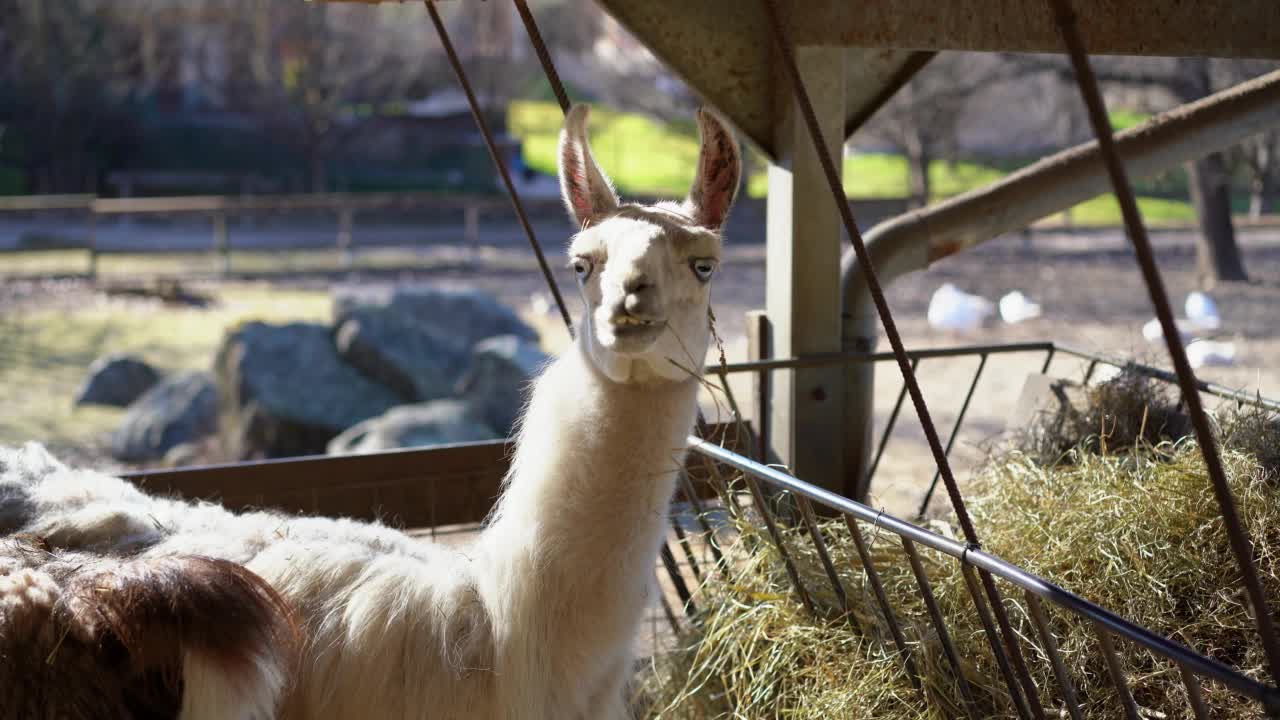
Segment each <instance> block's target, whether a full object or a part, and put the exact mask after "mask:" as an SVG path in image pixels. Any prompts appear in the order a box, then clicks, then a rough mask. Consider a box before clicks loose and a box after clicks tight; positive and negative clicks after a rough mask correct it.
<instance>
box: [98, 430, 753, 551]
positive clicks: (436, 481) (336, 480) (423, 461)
mask: <svg viewBox="0 0 1280 720" xmlns="http://www.w3.org/2000/svg"><path fill="white" fill-rule="evenodd" d="M746 430H747V432H748V433H750V429H749V428H746ZM735 431H736V428H733V427H729V426H722V425H713V426H712V427H711V428H710V431H709V433H708V437H713V438H717V439H720V441H721V442H724V443H725V446H726V447H729V448H730V449H734V448H736V447H737V444H736V443H735V442H733V440H734V438H735ZM748 442H750V440H748ZM512 450H513V447H512V445H511V444H510V443H508V442H505V441H502V440H495V441H491V442H476V443H460V444H456V445H445V446H439V447H428V448H416V449H407V450H392V451H388V452H379V453H371V454H366V455H321V456H314V457H301V458H288V459H282V460H259V461H256V462H241V463H228V464H225V465H210V466H204V467H191V468H176V469H165V470H142V471H137V472H132V473H126V474H124V475H123V477H124V478H125V479H127V480H129V481H131V482H133V483H134V484H136V485H138V486H139V487H141V488H143V489H144V490H146V491H147V492H150V493H157V494H162V495H171V496H175V497H180V498H184V499H187V500H209V501H215V502H218V503H220V504H222V505H223V506H225V507H227V508H228V509H231V510H236V511H240V510H248V509H258V508H267V509H273V510H282V511H285V512H291V513H301V514H304V515H324V516H329V517H349V518H356V519H360V520H381V521H383V522H385V523H387V524H389V525H392V526H395V527H404V528H430V527H441V526H448V525H463V524H472V523H478V522H480V521H481V520H483V519H484V518H485V516H486V515H488V514H489V510H490V509H491V508H492V507H493V503H494V501H495V500H496V499H497V498H498V494H499V492H500V490H501V486H502V478H503V477H504V476H505V475H506V473H507V468H508V467H509V466H510V460H511V453H512ZM702 464H703V462H702V461H701V460H700V459H699V460H694V461H691V462H690V470H689V471H690V473H691V474H694V475H698V474H701V473H702V471H703V468H702V467H701V466H702ZM696 487H697V488H698V493H699V495H702V496H704V497H707V496H711V495H713V494H714V492H713V491H712V490H711V488H710V486H709V485H707V484H706V483H699V484H697V486H696Z"/></svg>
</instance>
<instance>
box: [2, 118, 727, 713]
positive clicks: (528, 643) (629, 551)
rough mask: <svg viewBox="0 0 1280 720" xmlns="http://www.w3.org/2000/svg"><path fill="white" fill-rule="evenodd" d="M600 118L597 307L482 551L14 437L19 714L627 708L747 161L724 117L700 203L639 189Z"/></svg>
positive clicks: (579, 140)
mask: <svg viewBox="0 0 1280 720" xmlns="http://www.w3.org/2000/svg"><path fill="white" fill-rule="evenodd" d="M587 114H588V112H587V108H586V107H585V106H581V105H579V106H575V107H573V108H572V109H571V110H570V112H569V114H568V115H567V117H566V120H565V126H564V129H563V130H562V132H561V136H560V145H559V163H560V182H561V188H562V191H563V195H564V201H565V204H566V206H567V208H568V211H569V215H570V217H571V219H572V221H573V222H574V224H575V225H576V226H577V227H579V228H581V231H580V232H578V233H577V234H576V235H575V236H574V237H573V239H572V241H571V244H570V247H569V257H570V259H571V264H572V267H573V270H574V272H575V273H576V275H577V278H578V285H579V288H580V291H581V295H582V298H583V301H584V303H585V307H586V312H585V314H584V316H583V317H582V320H581V322H580V324H579V326H578V332H577V336H576V339H575V342H574V344H573V345H572V347H571V348H570V349H568V350H567V351H566V352H564V353H563V354H562V355H561V356H560V357H559V358H558V359H556V360H555V361H554V362H552V363H551V364H550V365H548V366H547V367H546V368H545V369H544V371H543V372H542V373H541V374H540V376H539V377H538V378H537V380H536V381H535V382H534V384H533V389H532V393H531V397H530V400H529V403H528V406H527V408H526V410H525V414H524V416H523V419H522V422H521V423H520V426H519V430H518V435H517V449H516V451H515V455H514V458H513V461H512V465H511V470H510V473H509V474H508V476H507V479H506V481H505V483H504V489H503V494H502V496H501V498H500V499H499V502H498V504H497V506H496V507H495V509H494V511H493V513H492V514H491V516H490V518H489V519H488V520H487V521H486V524H485V527H484V529H483V530H482V531H481V533H480V534H479V535H478V537H477V539H476V540H475V541H474V543H473V544H471V545H469V546H465V547H460V548H450V547H445V546H440V545H436V544H432V543H428V542H423V541H421V540H416V539H411V538H409V537H408V536H406V535H404V534H402V533H400V532H397V531H394V530H392V529H389V528H386V527H383V526H380V525H376V524H367V523H360V522H355V521H351V520H340V519H325V518H312V517H290V516H286V515H282V514H279V513H273V512H250V513H243V514H232V513H230V512H228V511H226V510H225V509H223V508H221V507H219V506H216V505H213V504H209V503H202V504H192V503H187V502H181V501H176V500H171V499H165V498H156V497H150V496H147V495H145V494H144V493H142V492H140V491H139V490H138V489H136V488H135V487H133V486H132V485H130V484H128V483H126V482H124V481H121V480H119V479H117V478H111V477H107V476H105V475H101V474H98V473H94V472H89V471H78V470H71V469H68V468H67V467H65V466H63V465H62V464H60V463H58V462H57V461H56V460H54V459H53V458H52V457H50V456H49V455H48V454H47V453H46V452H45V451H44V450H43V449H41V448H40V447H38V446H35V445H28V446H27V447H25V448H23V449H19V450H0V533H3V534H4V535H5V536H6V539H5V540H3V541H0V673H2V675H0V687H3V689H0V719H5V720H7V719H8V718H17V717H22V718H55V717H57V718H63V717H70V718H81V717H85V718H87V717H94V718H132V717H148V718H150V717H179V718H182V720H204V719H212V718H218V719H220V720H226V719H227V718H233V719H237V720H240V719H243V720H266V719H267V718H289V719H290V720H293V719H306V720H310V719H313V718H431V719H433V720H462V719H464V718H465V719H472V718H504V719H505V718H513V719H514V718H521V719H529V718H532V719H538V718H546V719H552V718H554V719H556V720H560V719H563V718H570V719H573V718H577V719H581V720H597V719H605V720H614V719H618V718H624V717H627V716H628V714H629V713H628V708H627V703H626V699H625V685H626V683H627V680H628V677H629V676H630V674H631V671H632V667H633V657H632V655H633V648H632V645H633V640H634V636H635V635H636V633H637V630H638V628H639V625H640V621H641V616H642V613H643V610H644V608H645V606H646V603H647V598H648V597H649V593H650V592H651V590H652V587H651V586H652V584H653V566H654V560H655V557H656V555H657V551H658V549H659V546H660V544H661V541H662V536H663V533H664V518H665V515H666V512H667V505H668V502H669V500H670V497H671V495H672V493H673V491H674V483H675V479H676V473H677V471H678V468H679V467H680V466H681V464H682V462H683V458H684V454H685V450H684V446H685V437H686V435H687V434H688V432H689V430H690V429H691V427H692V424H693V420H694V416H695V414H696V407H697V400H696V398H697V390H698V385H699V378H698V377H696V375H694V374H693V373H696V372H697V371H698V370H697V369H698V368H699V367H700V366H701V364H702V360H703V358H704V357H705V355H706V352H707V348H708V344H709V341H710V323H709V308H710V306H709V302H710V301H709V293H710V285H711V277H712V275H713V273H714V272H715V270H716V268H717V265H718V259H719V255H720V246H721V239H720V228H721V226H722V224H723V222H724V220H725V217H726V215H727V213H728V211H729V208H730V205H731V204H732V202H733V199H734V194H735V191H736V189H737V187H738V180H739V173H740V159H739V155H738V149H737V144H736V141H735V139H734V138H733V136H732V135H731V134H730V133H729V132H728V131H727V130H726V129H725V127H724V126H723V125H722V124H721V123H720V122H719V121H718V120H717V119H716V118H715V117H714V116H713V115H712V114H711V113H709V112H706V111H699V113H698V126H699V131H700V134H701V139H702V148H701V154H700V157H699V160H698V165H697V170H696V177H695V180H694V183H693V187H692V189H691V191H690V193H689V197H688V199H687V200H686V201H685V202H684V203H683V204H676V203H660V204H657V205H649V206H644V205H635V204H624V203H622V202H620V201H619V199H618V197H617V195H616V194H615V192H614V189H613V187H612V185H611V183H610V181H609V180H608V179H607V178H606V177H605V175H604V173H603V172H601V170H600V168H599V167H597V165H596V163H595V161H594V160H593V159H592V155H591V150H590V147H589V145H588V142H587V134H586V122H587ZM86 678H91V680H89V679H86Z"/></svg>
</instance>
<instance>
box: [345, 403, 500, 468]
mask: <svg viewBox="0 0 1280 720" xmlns="http://www.w3.org/2000/svg"><path fill="white" fill-rule="evenodd" d="M499 437H500V436H499V435H498V433H496V432H494V430H493V428H491V427H489V426H488V425H487V424H486V423H485V422H484V421H482V420H480V419H479V418H477V417H475V415H474V413H473V412H472V409H471V408H470V407H469V406H468V405H467V403H465V402H462V401H459V400H434V401H432V402H428V403H422V404H418V405H402V406H400V407H395V408H392V409H391V410H389V411H387V413H386V414H385V415H380V416H378V417H376V418H370V419H368V420H365V421H364V422H362V423H360V424H359V425H356V426H354V427H352V428H349V429H347V430H346V431H344V432H343V433H342V434H341V435H339V436H337V437H335V438H334V439H333V440H331V441H330V442H329V454H330V455H349V454H357V453H370V452H378V451H381V450H393V449H395V448H405V447H422V446H427V445H441V444H445V443H458V442H473V441H477V440H495V439H497V438H499Z"/></svg>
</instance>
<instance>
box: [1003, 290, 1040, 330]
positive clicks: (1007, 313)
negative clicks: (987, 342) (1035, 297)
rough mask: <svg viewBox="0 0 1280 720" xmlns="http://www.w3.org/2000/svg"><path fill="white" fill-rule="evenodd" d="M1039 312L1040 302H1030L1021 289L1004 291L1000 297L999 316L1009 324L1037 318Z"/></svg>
mask: <svg viewBox="0 0 1280 720" xmlns="http://www.w3.org/2000/svg"><path fill="white" fill-rule="evenodd" d="M1040 312H1041V311H1040V303H1035V302H1031V299H1030V298H1028V297H1027V296H1026V295H1023V294H1022V291H1021V290H1014V291H1012V292H1010V293H1006V294H1005V296H1004V297H1002V298H1000V317H1001V318H1002V319H1003V320H1004V321H1005V322H1007V323H1009V324H1010V325H1013V324H1016V323H1020V322H1022V321H1023V320H1030V319H1032V318H1038V317H1040Z"/></svg>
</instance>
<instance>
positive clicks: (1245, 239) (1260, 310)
mask: <svg viewBox="0 0 1280 720" xmlns="http://www.w3.org/2000/svg"><path fill="white" fill-rule="evenodd" d="M1153 240H1154V242H1155V244H1156V247H1157V254H1158V259H1159V262H1160V266H1161V270H1162V271H1163V274H1164V279H1165V282H1166V284H1167V287H1168V290H1169V293H1170V295H1171V297H1172V298H1173V300H1174V304H1175V309H1176V310H1177V311H1178V313H1179V314H1181V308H1182V303H1183V299H1184V298H1185V296H1186V294H1187V293H1188V292H1189V291H1191V290H1193V289H1195V288H1196V286H1197V285H1196V277H1195V271H1194V252H1193V248H1192V244H1191V243H1192V236H1191V235H1190V234H1189V233H1186V232H1178V233H1173V232H1169V233H1155V234H1154V236H1153ZM1241 241H1242V248H1243V251H1244V254H1245V258H1246V263H1247V266H1248V270H1249V272H1250V274H1251V277H1252V282H1250V283H1248V284H1226V285H1222V286H1220V287H1218V288H1216V289H1214V290H1213V292H1212V295H1213V297H1214V298H1215V299H1216V301H1217V303H1218V306H1219V309H1220V311H1221V314H1222V318H1223V329H1222V331H1221V333H1220V337H1219V338H1218V339H1220V340H1228V341H1232V342H1234V343H1235V344H1236V348H1237V351H1238V358H1237V362H1236V364H1235V365H1234V366H1232V367H1213V368H1204V369H1202V370H1201V371H1200V375H1201V377H1203V378H1204V379H1208V380H1213V381H1216V382H1220V383H1223V384H1225V385H1228V386H1230V387H1234V388H1238V389H1241V390H1245V391H1248V392H1251V393H1252V392H1255V391H1256V392H1260V393H1261V394H1262V395H1264V396H1269V397H1280V365H1278V364H1277V363H1276V362H1275V361H1274V358H1275V357H1277V356H1278V351H1280V313H1278V312H1277V310H1280V230H1266V231H1264V230H1257V231H1248V232H1242V233H1241ZM487 257H488V260H487V261H484V262H481V263H479V264H475V265H467V264H456V265H453V266H445V267H442V268H441V269H438V270H434V271H429V272H423V271H415V272H406V273H372V274H370V273H366V274H363V275H355V276H317V275H311V276H302V277H294V278H289V279H280V278H279V277H276V278H273V279H271V280H270V281H269V282H268V281H259V282H257V283H255V284H254V285H253V292H254V293H255V294H257V295H259V296H260V295H262V294H266V295H268V296H269V295H270V294H271V293H273V292H274V293H278V294H279V295H280V297H281V298H286V297H287V298H288V299H289V300H288V301H289V302H290V303H299V302H302V303H305V302H307V301H306V297H307V296H308V295H309V294H311V293H314V296H315V298H317V299H318V298H322V296H323V294H324V293H326V292H327V290H328V288H329V287H330V286H331V285H333V284H334V283H336V282H378V283H382V282H401V281H429V282H446V283H458V284H466V285H472V286H476V287H479V288H481V289H484V290H486V291H489V292H491V293H493V294H495V295H496V296H498V297H499V298H500V299H501V300H502V301H503V302H505V303H507V304H509V305H510V306H512V307H514V308H516V309H518V310H519V311H520V312H521V313H522V314H524V315H525V316H526V317H527V318H529V319H530V320H532V321H533V322H534V323H535V324H536V325H537V326H538V327H539V328H540V329H541V330H542V331H543V332H544V337H545V344H546V345H547V346H548V348H550V349H555V348H557V347H559V346H562V345H563V343H564V342H565V338H566V337H567V336H566V335H565V334H564V331H563V329H562V327H561V326H560V321H559V316H558V314H557V313H556V312H555V310H554V308H553V306H552V304H551V302H550V295H549V293H547V291H546V290H545V285H544V283H543V280H542V277H541V275H540V274H539V273H538V272H537V271H536V268H535V267H534V266H533V265H532V263H531V262H530V261H529V259H528V257H527V256H521V255H520V253H519V252H518V251H512V250H507V249H500V250H499V249H495V250H494V251H493V253H491V254H490V255H488V256H487ZM557 260H558V258H556V257H555V255H554V254H552V261H553V263H554V264H555V265H557V266H558V265H559V264H560V263H559V262H557ZM557 279H558V282H559V284H560V287H561V288H562V289H563V291H564V292H565V293H566V297H567V299H568V301H569V304H570V306H571V309H572V312H573V314H574V315H575V316H576V315H577V313H578V310H579V308H580V304H579V303H578V301H577V298H576V294H575V293H574V291H573V280H572V276H571V275H570V274H569V273H568V272H567V271H566V270H562V269H561V270H557ZM944 282H951V283H954V284H955V285H956V286H958V287H959V288H961V289H962V290H965V291H967V292H971V293H977V294H980V295H982V296H984V297H987V298H989V299H992V300H996V299H998V298H999V297H1000V296H1001V295H1003V294H1004V293H1006V292H1009V291H1011V290H1015V289H1017V290H1021V291H1023V292H1024V293H1026V294H1027V295H1029V296H1030V297H1031V299H1033V300H1034V301H1036V302H1039V303H1041V304H1042V306H1043V308H1044V316H1043V317H1041V318H1039V319H1036V320H1032V321H1028V322H1025V323H1022V324H1019V325H1014V326H1010V325H1005V324H1003V323H999V322H997V323H996V324H993V325H991V326H990V327H986V328H983V329H980V330H977V331H975V332H972V333H969V334H966V335H956V334H952V333H944V332H939V331H936V330H934V329H932V328H930V327H929V325H928V324H927V322H926V320H925V313H926V309H927V307H928V303H929V299H930V297H931V295H932V293H933V292H934V291H935V290H936V289H937V288H938V287H939V286H940V285H941V284H942V283H944ZM190 285H191V287H192V288H193V289H195V290H197V291H200V292H206V293H209V294H211V295H213V296H215V297H216V296H217V295H218V292H219V289H220V287H223V286H222V285H221V284H220V283H219V282H216V281H208V280H205V281H199V280H195V281H191V283H190ZM713 293H714V294H713V297H714V303H715V309H716V313H717V316H718V318H719V322H718V327H719V330H720V333H721V335H722V336H723V337H724V339H725V345H726V351H727V354H728V358H729V360H730V361H731V362H732V361H735V360H741V359H745V353H746V343H745V339H744V338H743V317H744V314H745V312H746V311H748V310H752V309H756V308H763V307H764V299H765V268H764V249H763V247H762V246H761V245H759V244H748V245H734V244H733V243H732V242H730V244H729V246H728V254H727V257H726V258H725V262H724V263H723V266H722V269H721V271H720V273H719V275H718V276H717V278H716V280H715V287H714V291H713ZM95 297H99V298H100V293H95V292H94V290H93V288H92V287H91V286H89V285H88V284H87V283H85V282H84V281H80V280H45V281H17V280H9V281H6V282H4V283H0V320H5V319H7V320H8V321H13V320H14V319H20V318H22V317H24V315H29V314H30V313H32V312H34V311H36V310H46V311H47V310H50V309H59V310H61V311H63V312H65V313H71V314H75V313H83V312H85V308H87V307H95V308H98V310H101V303H98V302H96V301H95V300H94V298H95ZM112 302H115V303H117V305H119V301H118V300H113V301H112ZM282 302H284V301H283V300H282ZM889 302H890V306H891V308H892V310H893V312H894V315H895V317H896V318H897V321H898V325H899V327H900V329H901V331H902V334H903V338H904V341H905V342H906V344H907V346H908V347H909V348H928V347H945V346H953V345H960V344H971V343H1005V342H1014V341H1024V340H1055V341H1059V342H1064V343H1070V344H1072V345H1074V346H1077V347H1079V348H1081V349H1084V350H1087V351H1092V352H1100V353H1106V354H1109V355H1119V356H1124V357H1133V358H1135V359H1138V360H1140V361H1144V362H1147V363H1149V364H1152V365H1158V366H1164V367H1168V366H1169V365H1170V363H1169V362H1168V361H1167V359H1166V357H1165V352H1164V349H1163V346H1162V345H1159V344H1150V343H1148V342H1147V341H1146V340H1144V339H1143V337H1142V333H1141V328H1142V325H1143V324H1144V323H1146V322H1147V321H1148V320H1150V319H1151V318H1152V317H1153V312H1152V310H1151V305H1150V300H1149V298H1148V297H1147V294H1146V290H1145V288H1144V286H1143V284H1142V282H1141V278H1140V275H1139V272H1138V269H1137V265H1136V263H1135V262H1134V260H1133V258H1132V255H1131V253H1130V251H1129V250H1128V249H1127V245H1126V244H1125V241H1124V238H1123V236H1122V235H1121V234H1120V233H1118V232H1108V233H1101V234H1097V233H1095V234H1092V235H1084V234H1070V233H1048V232H1038V233H1036V235H1035V236H1034V239H1033V240H1031V241H1030V242H1029V243H1028V242H1027V240H1026V239H1025V238H1024V237H1022V236H1020V235H1017V236H1010V237H1007V238H1001V239H998V240H995V241H992V242H990V243H988V244H986V245H984V246H981V247H979V248H976V249H974V250H971V251H969V252H967V253H964V254H961V255H958V256H956V257H953V258H949V259H946V260H944V261H942V262H939V263H938V264H936V265H935V266H934V267H932V268H930V269H929V270H928V271H925V272H920V273H915V274H912V275H909V276H906V277H903V278H900V279H899V280H897V281H896V282H894V283H893V284H892V285H891V287H890V290H889ZM312 304H314V303H312ZM119 307H120V310H121V311H122V312H130V311H131V309H130V308H129V307H125V306H124V305H119ZM184 312H187V313H190V312H191V311H190V310H186V311H184ZM284 312H286V313H287V312H288V310H287V309H286V310H284ZM272 314H273V316H277V317H278V316H279V315H280V312H279V311H274V312H273V313H272ZM887 348H888V344H887V343H886V342H883V341H882V342H881V343H880V349H887ZM121 349H123V348H121ZM4 357H5V353H3V352H0V361H2V360H4ZM709 359H711V358H709ZM1043 359H1044V357H1043V355H1042V354H1028V355H1017V356H1013V355H1010V356H994V357H992V358H991V360H990V361H989V362H988V365H987V367H986V370H985V372H984V374H983V377H982V380H981V382H980V383H979V385H978V387H977V390H976V393H975V399H974V401H973V403H972V406H971V407H970V409H969V412H968V415H967V418H966V421H965V423H964V426H963V430H962V432H961V433H960V434H959V435H958V437H957V440H956V443H955V449H954V451H953V454H954V460H955V461H956V462H955V464H956V467H957V471H958V475H959V477H960V478H961V481H962V482H964V481H965V480H966V479H967V478H968V477H969V474H970V471H971V470H972V468H973V467H974V466H975V464H976V463H977V462H979V461H980V460H981V458H982V457H983V456H984V448H985V447H988V446H990V444H991V443H993V442H994V441H996V440H997V439H998V437H999V435H1000V433H1001V432H1003V431H1004V429H1005V425H1006V423H1007V421H1008V419H1009V416H1010V413H1011V412H1012V410H1013V407H1014V404H1015V402H1016V400H1017V397H1018V394H1019V391H1020V390H1021V388H1022V385H1023V382H1024V381H1025V378H1026V376H1027V374H1028V373H1031V372H1038V371H1039V368H1040V365H1041V364H1042V362H1043ZM977 362H978V361H977V358H958V359H953V360H930V361H926V362H925V363H923V364H922V366H921V368H920V372H919V377H920V380H921V383H922V388H923V391H924V394H925V399H926V401H927V403H928V404H929V407H930V409H931V411H932V413H933V416H934V419H935V421H936V423H937V425H938V427H939V430H940V432H941V433H942V435H943V437H944V438H945V437H946V436H947V435H948V434H949V433H950V431H951V427H952V425H953V424H954V422H955V417H956V413H957V410H958V409H959V407H960V405H961V403H962V402H963V400H964V396H965V393H966V392H967V390H968V386H969V382H970V380H971V378H972V375H973V372H974V370H975V369H976V366H977ZM1051 373H1052V374H1054V375H1058V376H1062V377H1080V376H1081V375H1082V373H1083V364H1082V363H1080V362H1073V361H1071V360H1070V359H1068V358H1063V357H1060V358H1059V359H1058V360H1056V361H1055V362H1054V364H1053V367H1052V368H1051ZM900 387H901V380H900V377H899V375H898V373H897V370H896V368H895V366H894V365H893V364H891V363H886V364H882V365H881V366H880V369H879V374H878V382H877V391H876V409H877V412H876V414H877V425H878V427H883V424H884V422H885V421H886V419H887V417H888V415H889V413H890V411H891V409H892V406H893V403H894V401H895V400H896V397H897V393H898V390H899V388H900ZM73 390H74V388H67V392H68V393H70V392H72V391H73ZM734 391H735V394H736V395H737V396H738V397H739V398H740V399H745V398H746V397H748V393H749V392H750V380H749V379H748V378H747V377H745V376H740V377H739V378H738V379H737V380H736V381H735V384H734ZM61 401H62V400H61V399H59V400H57V402H61ZM50 402H55V400H50ZM744 405H749V403H744ZM707 410H708V413H709V415H712V416H714V408H713V406H712V405H711V404H710V403H708V404H707ZM25 439H32V438H18V437H0V442H3V443H6V444H8V443H13V442H19V441H22V440H25ZM41 439H44V440H48V441H51V442H52V444H54V445H55V446H57V447H58V451H59V452H60V453H62V454H63V455H64V456H70V459H72V460H74V461H77V462H84V463H87V464H95V465H101V466H110V465H111V463H109V461H108V460H107V458H105V456H103V454H102V453H101V451H100V450H97V449H95V448H94V447H89V446H85V445H84V444H77V443H75V442H59V441H58V440H59V439H58V438H54V437H48V438H41ZM933 469H934V466H933V462H932V459H931V457H929V454H928V450H927V447H926V445H925V442H924V435H923V432H922V430H921V429H920V426H919V424H918V422H916V420H915V417H914V412H913V410H912V409H911V407H910V404H909V403H908V405H907V406H906V407H904V409H903V412H902V414H901V417H900V420H899V422H898V426H897V428H896V430H895V432H894V435H893V438H892V440H891V442H890V443H889V445H888V448H887V450H886V453H885V458H884V460H883V462H882V464H881V466H880V468H879V470H878V472H877V476H876V479H875V483H874V485H873V500H874V502H876V503H877V504H881V505H883V506H884V507H885V508H886V509H888V510H890V511H891V512H894V513H895V514H902V515H911V514H914V512H915V508H916V506H917V504H918V502H919V499H920V497H921V495H922V491H923V488H924V487H927V485H928V483H929V481H930V480H931V479H932V477H933ZM934 509H935V511H936V510H938V509H941V507H940V506H938V505H936V504H935V506H934Z"/></svg>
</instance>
